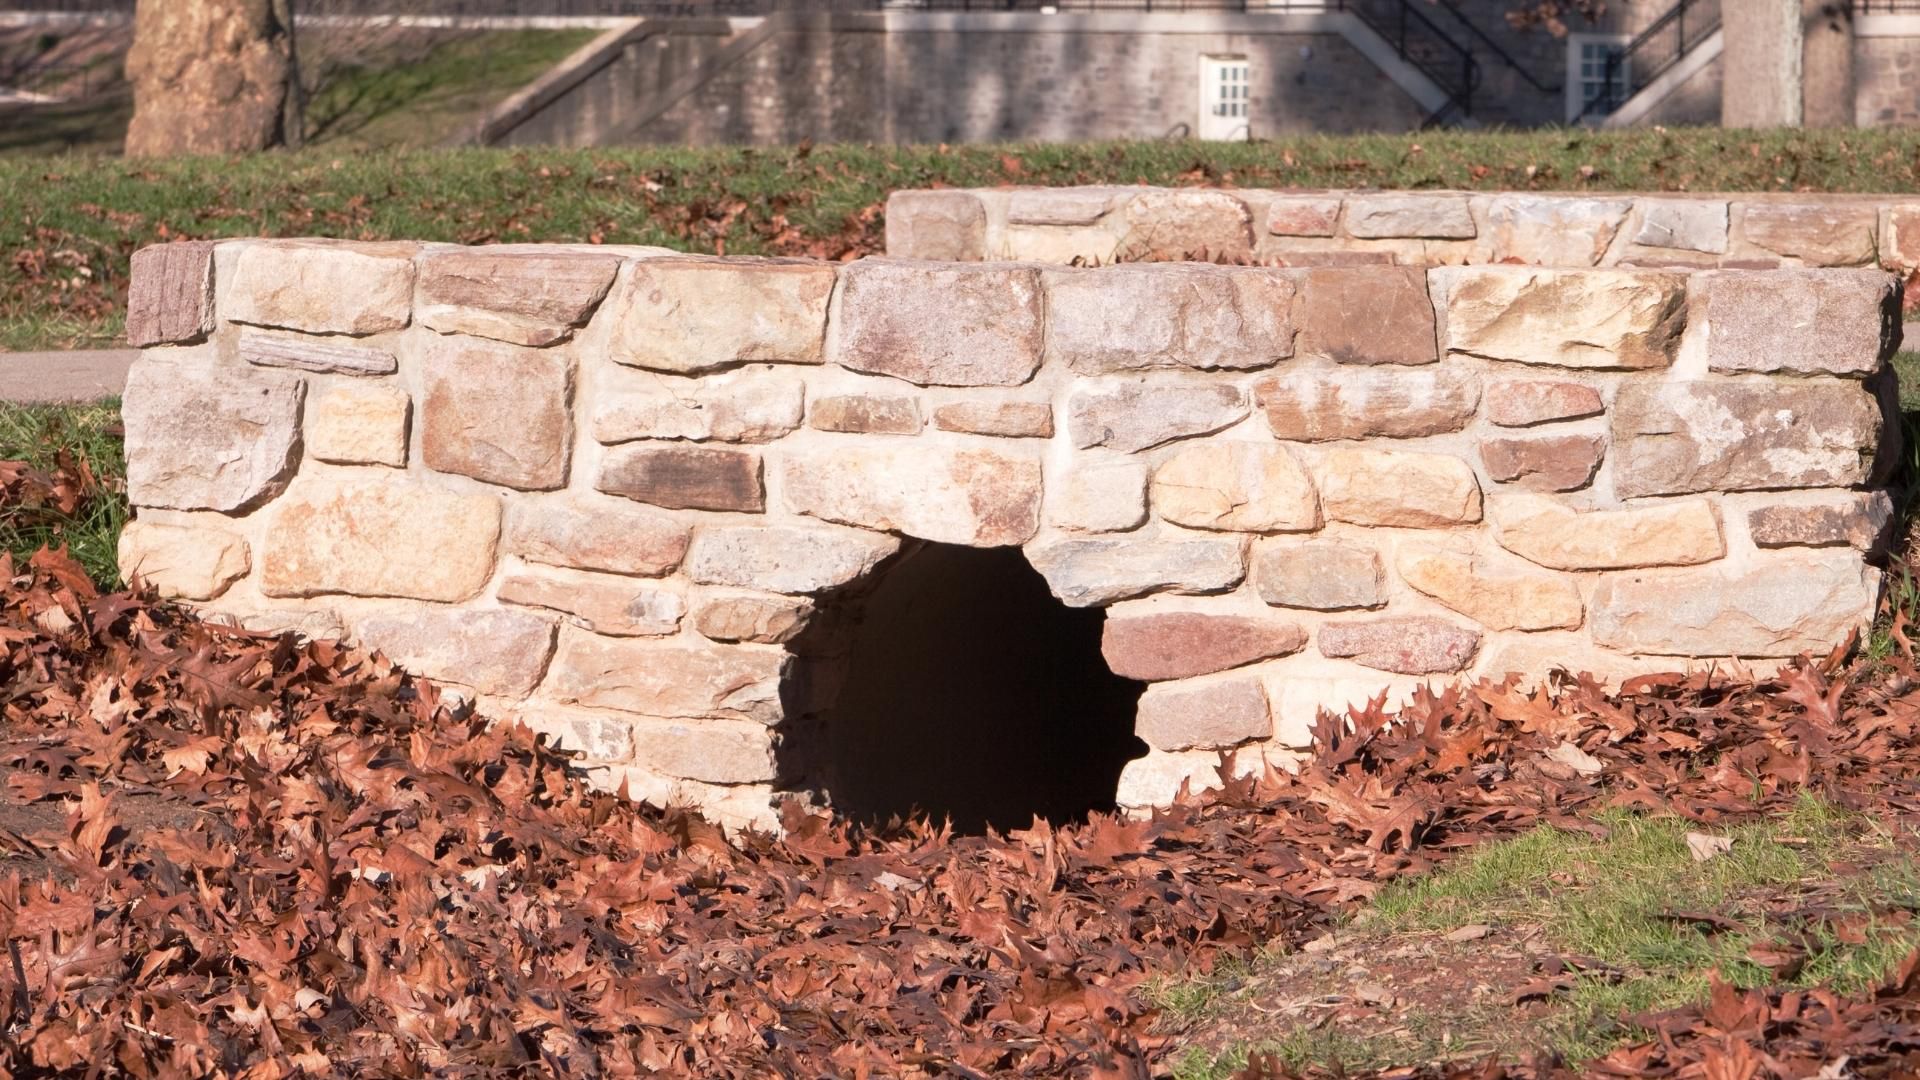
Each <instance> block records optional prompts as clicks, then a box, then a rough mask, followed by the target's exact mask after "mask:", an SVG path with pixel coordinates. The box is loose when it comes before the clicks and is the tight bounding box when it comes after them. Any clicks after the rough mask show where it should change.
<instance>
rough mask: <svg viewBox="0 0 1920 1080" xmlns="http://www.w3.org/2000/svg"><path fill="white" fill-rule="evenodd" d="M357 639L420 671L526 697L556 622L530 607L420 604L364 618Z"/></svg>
mask: <svg viewBox="0 0 1920 1080" xmlns="http://www.w3.org/2000/svg"><path fill="white" fill-rule="evenodd" d="M354 637H355V639H356V640H357V641H358V642H359V643H360V644H361V645H362V646H364V647H366V648H369V649H376V650H378V651H380V652H381V653H383V654H384V655H385V656H386V657H387V659H389V660H392V661H393V662H394V663H396V664H398V665H400V666H401V667H403V668H405V669H406V670H408V671H411V672H413V673H414V674H416V675H424V676H426V677H427V678H429V679H433V680H436V681H439V682H450V683H457V684H459V685H461V686H470V687H472V688H473V689H475V690H477V691H479V692H480V693H482V694H498V695H501V696H503V697H513V698H518V697H525V696H526V695H527V694H529V693H531V692H532V691H533V688H534V687H535V686H537V685H539V683H540V677H541V675H543V674H545V672H546V670H547V660H548V659H549V658H550V657H552V656H553V622H552V620H550V619H547V618H544V617H542V616H539V615H535V614H533V613H532V612H527V611H503V610H476V609H472V608H429V607H416V608H410V609H407V610H406V611H405V612H403V613H402V612H396V613H394V614H391V615H377V616H372V617H369V618H363V619H361V620H359V622H358V624H357V625H356V626H355V628H354Z"/></svg>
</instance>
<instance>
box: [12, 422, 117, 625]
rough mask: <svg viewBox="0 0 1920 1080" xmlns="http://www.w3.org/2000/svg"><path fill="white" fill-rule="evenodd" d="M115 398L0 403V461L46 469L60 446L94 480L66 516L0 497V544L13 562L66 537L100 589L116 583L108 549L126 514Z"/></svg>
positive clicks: (114, 559)
mask: <svg viewBox="0 0 1920 1080" xmlns="http://www.w3.org/2000/svg"><path fill="white" fill-rule="evenodd" d="M119 421H120V403H119V401H117V400H109V401H101V402H94V403H90V404H84V405H14V404H9V403H5V402H0V460H4V461H25V462H27V463H28V464H30V465H33V466H34V467H36V468H41V469H52V468H54V467H55V466H57V465H59V464H60V463H61V451H63V450H64V451H65V452H66V453H67V460H68V461H69V462H70V463H72V464H75V465H78V464H82V463H84V464H85V465H86V467H87V468H88V469H89V470H90V471H91V472H92V474H93V475H94V477H95V478H96V479H97V481H98V485H97V487H96V488H95V489H94V490H93V491H92V492H90V493H89V495H88V497H87V498H86V499H84V500H83V501H82V502H81V504H80V506H79V508H78V509H77V510H76V511H75V512H74V513H73V514H71V515H68V514H62V513H59V512H58V511H57V510H55V509H53V508H49V507H40V506H33V505H19V504H16V503H12V502H10V501H0V548H4V549H5V550H6V551H8V552H11V553H12V554H13V556H14V559H15V560H16V561H23V560H25V559H26V558H28V557H30V556H31V555H32V554H33V553H34V552H35V551H37V550H39V549H40V547H41V546H42V545H46V546H51V547H58V546H60V545H61V544H66V545H67V546H68V548H69V549H70V550H71V551H72V553H73V556H74V558H75V559H77V560H79V562H80V564H81V565H82V566H84V567H86V570H87V573H88V575H89V576H90V577H92V578H93V580H94V581H95V582H96V583H98V584H99V585H100V586H101V587H102V588H109V589H111V588H118V587H119V585H120V584H121V580H120V569H119V558H118V555H117V554H116V548H117V546H118V544H119V541H120V528H121V526H123V525H125V524H126V521H127V498H126V462H125V458H124V457H123V455H122V447H121V440H120V437H119V435H118V434H117V428H118V425H119Z"/></svg>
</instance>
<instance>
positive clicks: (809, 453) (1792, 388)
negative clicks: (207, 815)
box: [122, 241, 1899, 821]
mask: <svg viewBox="0 0 1920 1080" xmlns="http://www.w3.org/2000/svg"><path fill="white" fill-rule="evenodd" d="M134 273H135V277H134V283H133V297H132V306H131V312H130V315H129V320H128V333H129V335H130V337H131V338H132V339H133V340H134V342H135V343H136V344H139V345H142V346H145V347H147V349H146V352H145V353H144V355H143V357H142V359H141V360H140V361H139V363H138V364H137V365H136V367H135V369H134V371H133V373H132V377H131V379H130V381H129V385H128V388H127V393H126V399H125V419H126V434H127V452H128V462H129V481H128V482H129V488H130V494H131V497H132V501H133V503H134V504H135V506H136V507H137V508H138V516H137V520H136V521H135V522H134V523H133V524H132V525H131V526H129V528H128V529H127V531H126V534H125V538H124V540H123V543H122V560H123V563H122V565H123V567H124V569H125V570H126V571H127V572H128V573H129V574H133V575H139V576H140V577H142V578H144V579H145V580H146V581H148V582H150V583H151V584H153V585H155V586H157V587H159V588H160V589H162V590H163V591H165V592H167V593H169V594H171V595H173V596H177V597H181V598H183V599H186V600H189V601H192V602H194V603H196V604H198V605H199V606H201V607H202V608H203V609H205V610H207V611H209V612H213V613H216V614H219V615H224V616H230V617H233V618H235V619H237V620H239V621H240V622H242V623H244V624H245V625H248V626H252V627H257V628H283V627H295V628H299V629H302V630H305V631H307V632H310V633H314V634H336V633H344V634H345V635H347V636H349V637H350V638H353V639H355V640H358V641H360V642H363V643H365V644H368V645H371V646H374V647H377V648H379V649H382V650H384V651H385V652H386V653H387V654H388V655H390V656H393V657H395V658H397V659H399V660H400V661H401V662H403V663H405V664H406V665H408V666H410V667H411V668H413V669H415V670H418V671H420V672H423V673H425V674H427V675H430V676H433V677H435V678H439V679H442V680H446V681H449V682H452V683H455V684H458V685H461V686H464V687H467V688H470V689H471V690H472V692H473V693H474V694H475V695H476V696H477V697H478V699H479V703H480V705H481V707H482V708H484V709H487V710H491V711H492V712H493V713H495V714H496V715H500V716H520V717H523V718H525V719H526V720H527V721H528V722H529V723H530V724H532V725H534V726H536V727H538V728H540V729H543V730H547V731H551V732H554V733H556V734H558V735H559V736H560V737H561V738H562V739H563V741H564V742H565V743H566V744H568V745H571V746H575V747H578V748H580V749H581V750H583V751H584V752H585V753H586V754H587V756H588V757H589V758H590V759H591V760H592V761H594V762H596V763H602V764H606V765H608V766H610V769H609V771H608V772H607V773H606V774H605V775H606V776H608V777H609V778H611V780H614V781H617V780H619V779H623V778H624V779H626V780H627V781H628V782H629V783H630V785H631V788H632V790H633V791H634V792H636V793H638V794H642V795H648V796H652V797H655V798H680V799H689V800H692V801H696V802H699V803H701V804H704V805H706V806H708V807H709V808H710V809H713V810H714V811H716V812H717V813H719V814H720V815H721V816H723V817H725V818H728V819H730V820H735V821H740V820H756V819H759V820H764V818H765V815H766V812H767V806H768V802H769V798H770V796H771V795H772V793H773V791H774V789H775V787H776V786H784V787H808V786H813V785H817V784H820V783H821V782H822V780H821V778H820V777H819V776H817V775H810V774H808V773H807V771H806V768H805V766H804V764H796V762H798V763H804V761H805V760H806V754H805V753H804V750H805V747H804V745H795V744H794V741H795V740H798V741H799V742H801V743H804V740H805V739H806V738H807V732H808V730H809V728H808V725H809V723H811V722H812V719H811V718H815V717H817V716H818V714H819V712H820V710H821V709H822V708H823V706H824V704H825V703H826V702H828V701H829V700H831V697H832V695H833V693H834V691H835V687H836V685H837V684H838V683H839V682H840V681H841V680H843V679H845V678H847V677H858V673H851V676H850V673H848V672H845V671H842V670H838V669H837V668H836V655H844V650H838V647H837V645H836V642H842V643H843V642H844V640H845V635H844V634H843V633H840V632H839V631H835V630H833V629H832V628H833V627H834V626H847V627H850V626H851V625H852V623H853V621H854V620H855V619H856V618H857V608H858V601H859V596H860V590H861V588H862V587H863V585H864V584H865V583H868V582H870V581H872V580H873V579H874V577H875V572H876V570H877V569H879V568H882V567H883V566H884V564H886V562H887V560H889V559H890V558H893V557H896V555H898V554H899V553H901V552H902V550H903V549H906V548H911V547H912V546H914V545H915V544H917V543H919V542H921V541H937V542H944V543H950V544H961V545H974V546H1015V545H1017V546H1020V547H1021V548H1022V549H1023V550H1024V551H1025V553H1026V555H1027V557H1028V559H1029V560H1030V562H1031V563H1032V565H1033V566H1034V567H1036V568H1037V569H1038V571H1039V572H1040V573H1041V574H1043V575H1044V576H1045V578H1046V580H1047V582H1048V583H1049V585H1050V586H1051V589H1052V591H1053V593H1054V594H1055V595H1056V596H1058V597H1059V598H1060V599H1061V600H1062V601H1064V602H1065V603H1067V604H1070V605H1076V606H1090V605H1098V606H1105V607H1106V608H1107V609H1108V619H1107V623H1106V636H1105V646H1104V652H1105V655H1106V658H1107V660H1108V662H1109V664H1110V666H1111V667H1112V668H1113V669H1114V670H1115V671H1116V672H1118V673H1119V674H1121V675H1124V676H1127V677H1130V678H1134V679H1139V680H1142V681H1145V682H1147V683H1149V684H1151V685H1150V687H1149V688H1148V689H1147V690H1146V692H1145V695H1144V696H1143V697H1142V698H1141V700H1140V704H1139V712H1138V724H1137V731H1138V733H1139V734H1140V736H1141V737H1142V738H1143V739H1144V740H1145V741H1146V742H1147V743H1148V744H1150V745H1151V746H1152V748H1153V749H1152V752H1151V753H1150V754H1149V755H1148V756H1147V757H1144V758H1141V759H1139V760H1137V761H1134V762H1133V763H1132V764H1131V765H1129V766H1128V768H1127V770H1126V772H1125V774H1124V776H1123V778H1122V782H1121V791H1120V801H1121V802H1122V803H1123V804H1127V805H1145V804H1150V803H1153V802H1157V801H1161V800H1164V799H1166V798H1168V797H1169V796H1170V795H1171V794H1172V792H1173V791H1174V790H1175V789H1176V787H1177V785H1178V784H1179V783H1180V781H1181V780H1182V779H1185V778H1194V779H1196V780H1204V779H1205V778H1207V777H1208V776H1210V775H1211V770H1212V764H1213V762H1214V761H1215V760H1216V751H1218V750H1221V749H1225V748H1230V747H1241V748H1243V749H1246V750H1249V751H1251V752H1248V753H1243V754H1242V755H1241V760H1243V761H1245V762H1250V763H1257V762H1258V761H1259V760H1261V759H1262V757H1263V756H1280V755H1281V754H1282V753H1283V752H1284V751H1285V750H1286V748H1290V747H1295V746H1298V745H1300V744H1302V743H1303V742H1304V740H1305V739H1306V738H1307V733H1308V728H1309V725H1310V724H1311V723H1312V722H1313V720H1314V717H1315V715H1316V710H1317V709H1319V708H1320V707H1322V706H1327V707H1333V708H1336V709H1338V708H1342V707H1344V706H1346V705H1348V704H1349V703H1352V702H1357V701H1359V700H1361V699H1363V698H1365V697H1368V696H1371V695H1376V694H1379V693H1381V692H1383V691H1391V692H1394V693H1406V692H1408V691H1410V690H1411V689H1412V688H1413V687H1415V686H1419V685H1422V684H1424V683H1426V682H1427V680H1429V679H1439V680H1445V679H1452V678H1454V677H1458V676H1482V675H1485V676H1499V675H1501V674H1503V673H1507V672H1519V673H1523V674H1525V675H1527V676H1529V677H1530V678H1533V677H1538V676H1540V675H1541V674H1543V673H1545V672H1546V671H1548V670H1549V668H1550V667H1553V666H1555V665H1565V666H1566V667H1568V668H1571V669H1574V670H1582V669H1585V670H1589V671H1592V672H1595V673H1597V674H1600V675H1602V676H1605V677H1614V678H1617V677H1619V676H1621V675H1622V674H1627V673H1637V672H1643V671H1648V670H1673V669H1674V668H1676V667H1686V666H1691V665H1693V664H1695V663H1702V662H1705V661H1707V660H1711V659H1713V658H1724V657H1743V658H1750V659H1765V658H1781V657H1788V656H1792V655H1794V654H1796V653H1800V652H1808V651H1811V652H1822V651H1825V650H1826V649H1828V648H1829V647H1830V646H1832V645H1833V644H1834V643H1836V642H1839V641H1842V640H1843V639H1845V638H1846V636H1847V634H1848V633H1849V632H1850V631H1852V630H1855V629H1858V628H1860V627H1862V626H1864V625H1866V624H1867V622H1868V621H1869V619H1870V617H1871V615H1872V612H1873V609H1874V602H1875V597H1876V592H1877V588H1878V582H1879V572H1878V571H1876V570H1875V569H1874V568H1873V567H1872V566H1871V565H1870V555H1869V553H1870V552H1872V551H1873V550H1874V549H1875V548H1876V547H1877V546H1878V545H1879V544H1881V543H1882V542H1883V539H1884V535H1885V533H1886V530H1887V526H1888V522H1889V517H1890V506H1889V500H1888V498H1887V496H1886V494H1885V493H1883V492H1881V491H1878V490H1877V489H1876V485H1877V484H1878V483H1879V482H1880V478H1881V475H1882V472H1883V470H1884V468H1885V466H1886V463H1887V460H1888V459H1890V457H1891V456H1892V449H1893V448H1891V447H1890V446H1887V445H1886V442H1887V440H1886V439H1885V438H1883V434H1884V433H1886V432H1888V431H1889V430H1892V429H1890V428H1889V427H1888V426H1887V425H1886V423H1885V421H1884V419H1883V416H1884V410H1885V408H1886V407H1887V404H1886V403H1887V402H1888V401H1889V400H1890V398H1889V395H1890V394H1891V393H1892V386H1891V379H1890V378H1888V377H1886V376H1885V375H1884V374H1883V373H1884V371H1885V368H1884V361H1885V360H1886V358H1887V356H1888V355H1889V353H1890V351H1891V349H1892V348H1893V346H1894V344H1895V341H1896V339H1897V336H1898V324H1897V321H1896V320H1895V318H1894V313H1895V312H1896V310H1897V306H1898V297H1899V287H1898V285H1897V283H1896V281H1895V279H1893V278H1892V277H1890V276H1888V275H1886V274H1882V273H1879V272H1877V271H1868V270H1776V271H1757V272H1752V271H1722V272H1694V273H1688V272H1678V271H1645V270H1642V271H1616V270H1605V271H1599V270H1588V271H1562V272H1553V271H1544V270H1538V269H1526V268H1515V267H1484V268H1442V269H1434V270H1430V271H1421V270H1414V269H1407V268H1399V267H1387V266H1368V267H1354V268H1322V269H1314V270H1295V269H1266V268H1228V267H1213V266H1198V265H1153V266H1127V267H1113V268H1107V269H1099V270H1089V269H1070V268H1057V267H1056V268H1044V267H1038V266H1033V265H1008V264H988V265H978V264H975V265H966V264H929V263H913V262H899V261H889V260H866V261H861V262H856V263H852V264H847V265H832V264H822V263H807V262H781V261H765V260H750V259H700V258H690V257H678V256H669V255H666V254H662V253H658V252H654V251H651V250H648V249H624V250H621V249H607V248H595V247H573V248H530V247H495V248H457V247H438V246H416V245H411V244H352V243H339V242H329V241H236V242H223V243H219V244H217V245H215V244H206V243H183V244H173V245H168V246H162V247H156V248H149V249H147V250H145V251H143V252H141V253H139V254H138V255H136V257H135V262H134ZM1877 451H1878V452H1879V459H1878V463H1876V452H1877ZM823 620H824V622H823ZM823 626H825V627H827V630H828V632H825V633H822V632H820V631H821V629H822V627H823ZM803 628H804V629H805V633H804V634H803V633H802V631H803ZM801 641H805V642H809V643H811V644H810V645H809V647H808V648H806V649H800V648H799V645H798V643H799V642H801ZM796 650H798V651H800V652H802V653H804V655H795V652H796ZM782 740H787V741H788V745H786V746H785V747H781V746H780V744H781V742H782ZM828 782H829V783H830V781H828Z"/></svg>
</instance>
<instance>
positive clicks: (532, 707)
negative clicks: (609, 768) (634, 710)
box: [501, 702, 633, 767]
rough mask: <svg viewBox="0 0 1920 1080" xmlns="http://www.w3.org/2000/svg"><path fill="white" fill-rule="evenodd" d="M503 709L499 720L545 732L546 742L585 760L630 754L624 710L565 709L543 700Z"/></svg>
mask: <svg viewBox="0 0 1920 1080" xmlns="http://www.w3.org/2000/svg"><path fill="white" fill-rule="evenodd" d="M505 711H506V715H505V716H503V717H501V719H502V720H503V721H511V722H518V723H521V724H524V725H526V727H527V728H528V730H530V731H532V732H533V733H534V734H536V735H544V736H546V740H547V745H548V746H551V747H553V748H554V749H556V750H559V751H560V752H561V753H572V754H578V755H580V757H581V758H582V759H584V760H585V761H586V762H590V763H599V762H617V761H625V760H627V759H628V758H630V757H632V756H633V717H631V716H628V715H627V714H625V713H609V712H594V711H592V710H590V709H568V708H562V707H561V706H558V705H549V704H547V703H545V702H525V703H521V704H518V705H516V706H514V707H512V708H510V709H508V710H505ZM589 767H591V766H589Z"/></svg>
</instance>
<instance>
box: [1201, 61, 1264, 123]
mask: <svg viewBox="0 0 1920 1080" xmlns="http://www.w3.org/2000/svg"><path fill="white" fill-rule="evenodd" d="M1199 135H1200V137H1201V138H1203V139H1220V140H1226V139H1248V138H1251V137H1252V135H1253V63H1252V61H1250V60H1248V59H1247V58H1246V57H1244V56H1202V57H1201V58H1200V124H1199Z"/></svg>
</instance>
